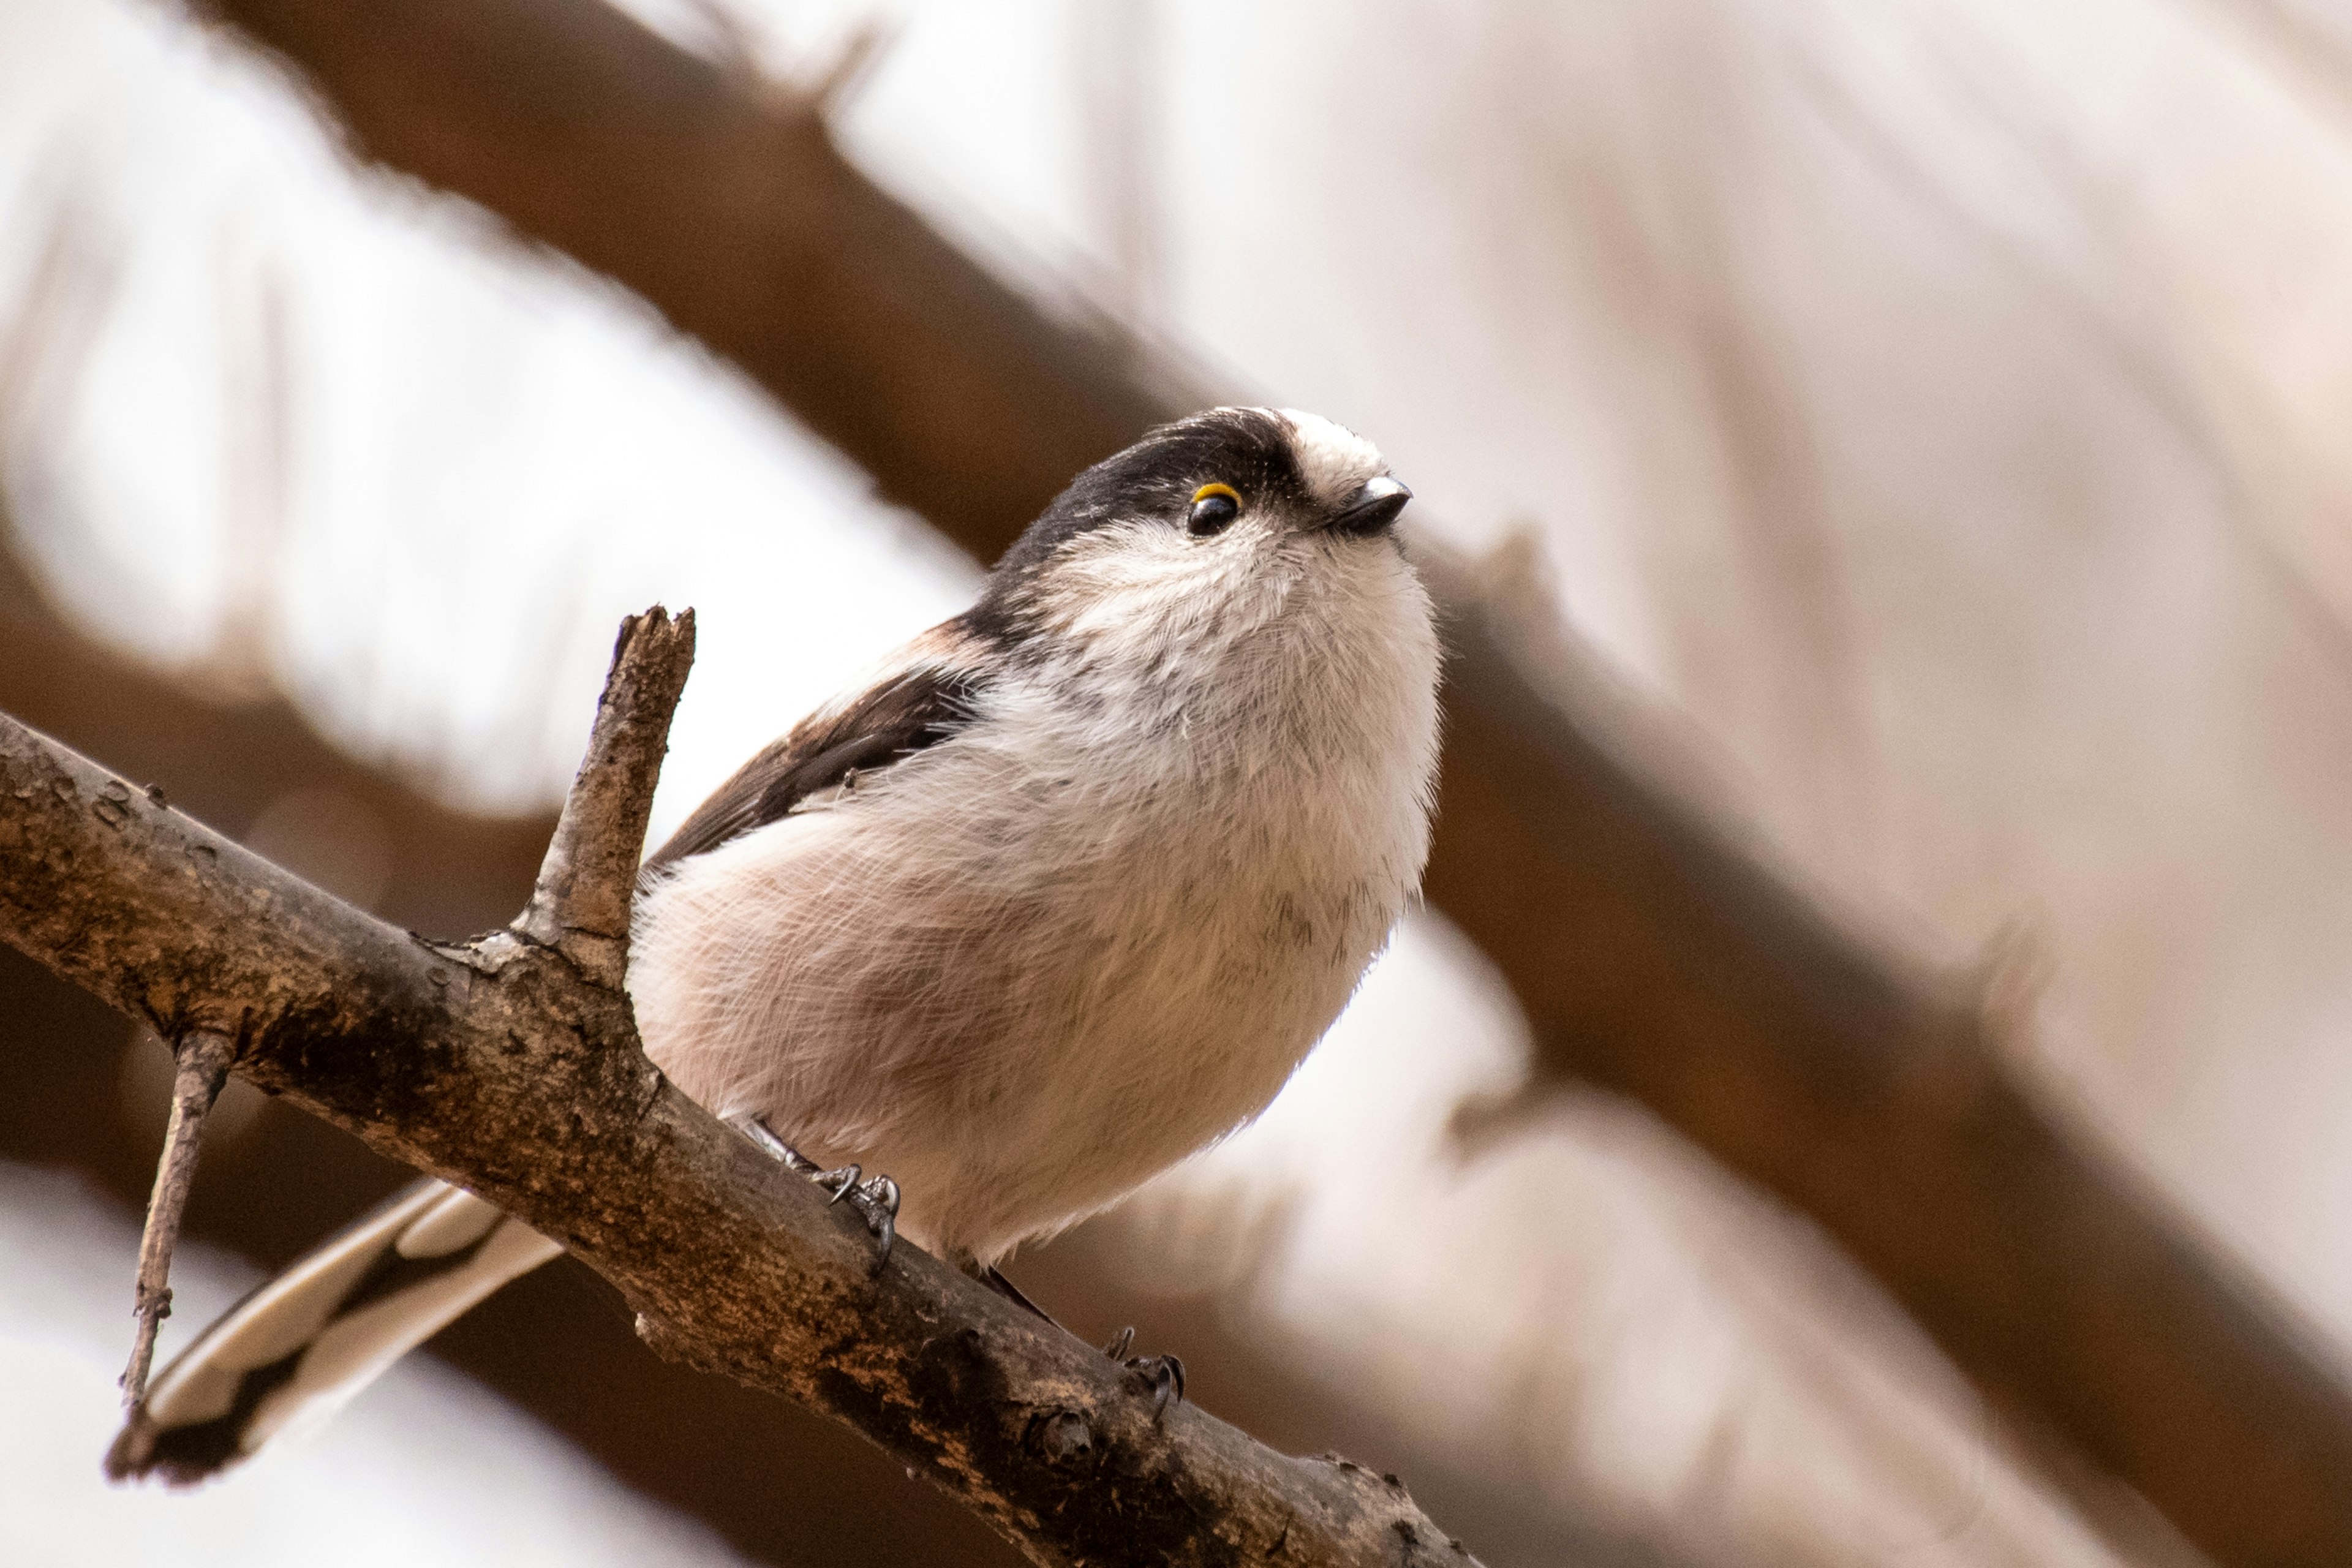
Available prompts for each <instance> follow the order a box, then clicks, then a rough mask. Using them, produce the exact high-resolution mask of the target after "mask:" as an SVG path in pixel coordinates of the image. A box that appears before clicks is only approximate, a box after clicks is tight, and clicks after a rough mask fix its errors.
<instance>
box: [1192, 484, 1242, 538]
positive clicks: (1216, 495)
mask: <svg viewBox="0 0 2352 1568" xmlns="http://www.w3.org/2000/svg"><path fill="white" fill-rule="evenodd" d="M1241 514H1242V498H1241V496H1240V495H1239V494H1238V493H1237V492H1235V490H1234V487H1233V486H1231V485H1218V484H1207V485H1202V487H1201V488H1200V489H1197V490H1194V491H1193V492H1192V510H1190V511H1189V512H1187V513H1186V514H1185V517H1184V526H1185V528H1186V529H1188V530H1190V531H1192V533H1194V534H1196V535H1202V536H1205V535H1208V534H1212V533H1222V532H1223V531H1225V528H1226V525H1227V524H1229V523H1231V522H1232V521H1234V519H1235V518H1237V517H1239V516H1241Z"/></svg>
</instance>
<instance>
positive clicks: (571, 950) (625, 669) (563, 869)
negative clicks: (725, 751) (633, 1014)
mask: <svg viewBox="0 0 2352 1568" xmlns="http://www.w3.org/2000/svg"><path fill="white" fill-rule="evenodd" d="M693 664H694V612H693V611H692V610H687V611H684V612H683V613H681V614H680V615H679V616H677V618H676V619H672V618H671V616H670V615H669V613H668V612H667V610H665V609H663V608H662V607H661V606H660V605H655V606H654V607H653V608H652V609H650V610H647V611H646V613H645V614H644V615H642V616H629V617H628V618H627V619H625V620H624V621H623V622H622V623H621V632H620V636H619V637H617V638H616V639H615V640H614V644H613V667H612V669H611V672H610V673H609V674H607V675H606V676H605V678H604V699H603V700H602V701H601V702H599V703H598V705H597V708H596V723H595V727H594V729H593V730H592V731H590V732H589V736H588V754H587V755H586V756H585V757H583V759H582V760H581V763H580V772H579V773H577V774H576V775H575V776H574V777H573V778H572V792H571V794H570V795H567V796H566V797H565V798H564V802H563V815H562V817H561V818H559V819H558V820H557V822H556V825H555V837H554V838H553V839H552V840H551V842H550V843H549V845H548V847H547V856H546V858H545V859H543V860H541V862H540V868H539V883H538V886H537V887H535V888H534V889H532V890H531V895H530V903H529V904H528V905H527V906H525V907H524V909H523V911H522V913H521V914H520V915H519V916H517V917H516V918H515V922H514V929H515V930H516V931H520V932H521V933H522V934H523V935H525V936H527V937H530V938H531V939H532V940H533V941H536V942H544V943H546V944H547V945H548V946H550V947H552V948H555V949H556V950H557V951H559V952H562V953H563V954H564V955H565V956H566V957H568V958H570V959H571V960H572V962H573V963H577V964H579V965H580V967H581V970H582V972H583V973H585V974H587V975H588V976H589V977H590V978H591V979H593V980H595V981H597V982H599V983H600V984H604V985H608V986H614V987H617V986H619V985H620V984H621V981H622V977H623V976H624V974H625V973H626V972H627V968H628V955H629V900H630V898H631V896H632V894H633V893H634V892H635V887H636V876H637V861H638V859H639V858H641V857H642V855H643V853H644V848H645V841H646V821H647V819H648V818H649V817H650V816H651V815H652V812H653V797H654V785H655V784H656V782H657V781H658V780H659V778H660V777H661V764H662V756H663V754H664V752H667V750H668V748H669V721H670V717H671V715H672V714H673V713H675V712H676V711H677V699H678V695H679V693H680V692H682V691H684V690H685V689H686V676H687V671H688V669H689V668H692V667H693Z"/></svg>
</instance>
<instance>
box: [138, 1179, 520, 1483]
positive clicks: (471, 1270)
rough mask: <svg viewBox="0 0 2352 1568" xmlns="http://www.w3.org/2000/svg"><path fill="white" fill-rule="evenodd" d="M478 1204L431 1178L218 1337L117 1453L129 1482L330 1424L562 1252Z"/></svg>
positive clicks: (346, 1235) (271, 1285)
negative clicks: (403, 1362) (410, 1354)
mask: <svg viewBox="0 0 2352 1568" xmlns="http://www.w3.org/2000/svg"><path fill="white" fill-rule="evenodd" d="M562 1250H563V1249H562V1247H558V1246H557V1245H556V1244H555V1243H553V1242H551V1241H550V1240H548V1239H547V1238H546V1237H542V1236H541V1235H540V1234H539V1233H538V1232H537V1231H534V1230H532V1229H530V1227H529V1226H525V1225H523V1224H522V1222H520V1220H517V1219H513V1218H511V1217H509V1215H506V1214H505V1213H504V1212H503V1211H501V1210H499V1209H498V1208H495V1207H493V1206H491V1205H489V1204H487V1203H485V1202H483V1201H482V1200H481V1199H480V1198H478V1197H476V1196H474V1195H473V1194H471V1193H468V1192H465V1191H462V1190H460V1189H459V1188H457V1187H452V1186H449V1185H447V1184H445V1183H441V1182H421V1183H419V1184H416V1185H415V1186H413V1187H410V1188H409V1189H408V1190H407V1191H405V1192H404V1193H402V1194H399V1195H398V1196H396V1197H394V1199H392V1201H391V1202H389V1203H387V1204H385V1205H383V1207H382V1208H380V1209H378V1210H376V1211H375V1212H374V1213H373V1214H372V1215H368V1216H367V1217H366V1218H365V1219H362V1220H361V1221H360V1222H359V1223H358V1224H356V1225H354V1226H352V1227H351V1228H350V1229H348V1230H346V1231H344V1232H343V1233H342V1234H341V1235H340V1236H337V1237H334V1238H333V1239H332V1240H331V1241H329V1242H327V1243H326V1244H325V1245H323V1246H321V1247H319V1248H318V1249H317V1250H316V1251H314V1252H312V1253H310V1255H309V1256H308V1257H306V1258H303V1259H301V1261H299V1262H298V1263H296V1264H295V1265H294V1266H293V1267H292V1268H288V1269H287V1270H286V1271H285V1272H284V1273H281V1274H279V1275H278V1276H277V1277H275V1278H274V1279H269V1280H268V1281H266V1282H265V1283H263V1284H262V1285H261V1286H260V1288H259V1289H256V1290H255V1291H254V1292H253V1293H252V1294H251V1295H249V1296H247V1297H246V1299H245V1300H242V1301H239V1302H238V1303H237V1304H236V1306H234V1307H232V1308H230V1309H229V1310H228V1311H227V1312H226V1313H225V1314H224V1315H223V1316H222V1317H221V1319H220V1321H217V1322H215V1323H214V1324H213V1325H212V1327H210V1328H208V1329H206V1330H205V1331H204V1332H203V1333H202V1334H201V1335H199V1336H198V1337H197V1339H196V1342H194V1344H192V1345H190V1346H189V1347H188V1348H187V1349H186V1350H185V1351H184V1352H181V1353H180V1355H179V1357H178V1358H177V1359H176V1360H174V1361H173V1363H172V1364H171V1365H169V1366H167V1367H165V1368H164V1369H163V1371H162V1372H161V1373H158V1374H156V1376H155V1378H154V1380H153V1381H152V1383H150V1384H148V1387H147V1396H146V1397H145V1398H144V1399H142V1400H141V1401H140V1402H139V1405H138V1406H137V1407H136V1408H135V1409H133V1410H132V1411H131V1417H130V1419H129V1421H128V1422H126V1423H125V1424H124V1426H123V1428H122V1433H121V1436H118V1437H116V1438H115V1440H114V1446H113V1447H111V1448H110V1449H109V1450H108V1451H107V1455H106V1472H107V1474H108V1475H110V1476H111V1477H113V1478H114V1479H117V1480H121V1479H125V1478H126V1477H132V1476H146V1475H150V1474H153V1473H157V1472H160V1473H161V1474H162V1475H163V1478H164V1479H166V1480H168V1481H170V1482H171V1483H173V1485H175V1486H185V1485H190V1484H193V1483H194V1482H196V1481H200V1480H203V1479H205V1478H207V1477H209V1476H214V1475H217V1474H219V1473H220V1472H221V1471H223V1470H225V1469H227V1468H229V1467H230V1466H232V1465H235V1464H236V1463H237V1462H238V1461H239V1460H242V1459H244V1458H248V1457H249V1456H251V1455H252V1454H253V1453H255V1452H256V1451H257V1450H258V1449H259V1448H260V1447H261V1446H262V1444H264V1443H266V1442H268V1440H269V1439H270V1438H271V1437H273V1436H276V1435H277V1434H278V1433H280V1432H282V1431H285V1430H287V1429H289V1427H293V1426H307V1425H309V1424H310V1423H312V1422H315V1421H319V1420H322V1419H324V1418H325V1417H326V1416H327V1415H331V1414H332V1413H333V1412H334V1411H335V1410H337V1409H340V1408H341V1406H342V1405H343V1403H344V1402H345V1401H346V1400H348V1399H350V1398H351V1397H352V1395H353V1394H357V1393H359V1391H360V1390H361V1389H362V1388H365V1387H366V1386H367V1385H368V1384H371V1383H373V1382H374V1381H375V1379H376V1378H377V1377H378V1376H380V1375H381V1374H382V1373H383V1371H384V1369H385V1368H387V1367H389V1366H391V1365H392V1363H394V1362H395V1361H397V1360H399V1359H400V1357H401V1356H402V1355H403V1354H404V1353H405V1352H407V1351H409V1350H410V1349H412V1348H414V1347H415V1346H416V1345H418V1344H420V1343H422V1342H424V1341H425V1340H427V1339H429V1338H431V1337H432V1336H433V1334H434V1333H435V1332H436V1331H438V1330H439V1329H440V1328H441V1327H442V1326H443V1325H444V1324H446V1323H448V1322H449V1321H452V1320H454V1319H456V1318H457V1317H458V1316H459V1315H461V1314H462V1313H464V1312H465V1311H466V1310H467V1308H469V1307H471V1306H473V1305H474V1303H476V1302H477V1301H479V1300H481V1299H482V1298H483V1297H485V1296H487V1295H488V1294H489V1293H490V1292H491V1291H493V1290H495V1289H498V1288H499V1286H501V1285H503V1284H505V1283H506V1282H507V1281H508V1280H509V1279H515V1278H516V1277H517V1276H519V1275H522V1274H527V1273H529V1272H530V1270H531V1269H533V1268H538V1267H539V1266H540V1265H541V1264H542V1263H545V1262H547V1261H548V1260H549V1259H551V1258H555V1257H556V1256H557V1255H558V1254H560V1253H562Z"/></svg>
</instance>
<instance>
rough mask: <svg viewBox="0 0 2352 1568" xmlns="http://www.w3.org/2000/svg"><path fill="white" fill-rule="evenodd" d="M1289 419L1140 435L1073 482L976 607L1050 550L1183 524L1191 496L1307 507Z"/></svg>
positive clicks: (1205, 422) (1178, 426)
mask: <svg viewBox="0 0 2352 1568" xmlns="http://www.w3.org/2000/svg"><path fill="white" fill-rule="evenodd" d="M1293 434H1294V432H1293V431H1292V429H1291V426H1290V421H1288V420H1287V419H1285V418H1284V417H1283V416H1281V415H1279V414H1276V412H1275V411H1274V410H1272V409H1270V408H1212V409H1210V410H1208V411H1207V412H1206V413H1202V414H1195V415H1192V416H1189V417H1187V418H1183V419H1179V420H1176V421H1175V422H1173V423H1172V424H1168V425H1162V426H1158V427H1157V428H1156V429H1153V430H1151V431H1149V432H1147V433H1146V434H1145V436H1144V437H1143V439H1141V440H1140V441H1138V442H1137V443H1136V444H1135V445H1134V446H1132V447H1129V448H1127V450H1125V451H1124V452H1120V453H1118V455H1116V456H1115V457H1109V458H1104V459H1103V460H1102V461H1101V462H1099V463H1097V464H1096V465H1095V466H1094V467H1093V468H1088V469H1087V471H1086V472H1085V473H1082V474H1080V475H1079V476H1078V477H1077V478H1076V479H1072V480H1071V481H1070V488H1069V489H1066V490H1064V491H1063V492H1062V493H1061V494H1060V495H1058V496H1056V497H1055V498H1054V504H1053V505H1051V506H1049V507H1047V508H1046V509H1045V513H1044V515H1043V516H1041V517H1039V518H1038V519H1037V521H1034V522H1033V523H1031V524H1030V525H1029V529H1028V531H1027V532H1025V533H1024V534H1022V536H1021V538H1020V539H1019V541H1018V542H1015V543H1014V544H1013V548H1012V549H1010V550H1008V551H1006V552H1004V557H1003V560H1001V561H999V562H997V563H996V570H995V572H994V573H993V574H992V576H991V578H990V581H989V585H988V591H987V593H986V594H985V595H982V605H988V604H990V603H991V602H992V601H1001V600H1002V599H1003V596H1004V595H1006V594H1007V593H1008V592H1009V591H1011V590H1012V589H1013V588H1014V587H1015V586H1017V584H1019V583H1020V582H1021V581H1022V580H1023V579H1025V578H1027V577H1029V576H1031V575H1032V574H1034V573H1035V572H1036V570H1037V568H1038V567H1040V566H1042V565H1043V564H1045V562H1046V561H1047V560H1048V559H1050V558H1051V557H1052V555H1053V553H1054V552H1055V551H1056V550H1059V549H1060V548H1061V547H1062V546H1063V545H1065V544H1067V543H1068V542H1070V541H1071V540H1073V539H1076V538H1077V537H1079V536H1080V535H1081V534H1085V533H1089V532H1092V531H1094V530H1096V529H1097V528H1101V527H1103V526H1105V525H1106V524H1108V523H1114V522H1121V521H1129V520H1131V519H1135V518H1158V519H1160V520H1163V521H1166V522H1167V523H1168V525H1169V526H1170V527H1171V528H1181V527H1182V526H1183V523H1184V514H1185V511H1186V510H1187V509H1188V508H1189V507H1190V506H1191V505H1192V492H1193V491H1194V490H1197V489H1200V488H1201V487H1202V485H1206V484H1226V485H1231V486H1233V487H1234V489H1235V490H1236V491H1238V492H1239V493H1240V495H1241V498H1242V505H1243V506H1244V508H1248V507H1251V506H1254V505H1260V504H1265V503H1269V502H1273V503H1289V504H1293V505H1306V504H1309V503H1310V501H1311V497H1310V496H1309V494H1308V492H1307V479H1306V476H1305V475H1303V474H1302V473H1300V472H1299V468H1298V454H1297V449H1296V447H1294V446H1293V445H1292V439H1291V438H1292V436H1293Z"/></svg>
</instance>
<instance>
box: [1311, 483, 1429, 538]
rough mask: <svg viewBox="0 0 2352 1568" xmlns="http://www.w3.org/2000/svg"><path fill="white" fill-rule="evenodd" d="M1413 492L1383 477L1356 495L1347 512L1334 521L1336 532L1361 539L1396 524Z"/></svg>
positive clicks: (1341, 513)
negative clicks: (1399, 514)
mask: <svg viewBox="0 0 2352 1568" xmlns="http://www.w3.org/2000/svg"><path fill="white" fill-rule="evenodd" d="M1409 500H1412V491H1411V490H1409V489H1405V488H1404V486H1403V485H1402V484H1401V483H1400V482H1398V481H1397V480H1395V479H1390V478H1389V477H1388V476H1387V475H1386V474H1382V475H1381V477H1380V478H1379V479H1374V480H1372V481H1371V482H1370V484H1367V485H1366V486H1365V487H1364V488H1363V489H1360V490H1358V491H1357V492H1356V494H1355V498H1354V499H1353V500H1350V501H1349V502H1348V505H1347V507H1346V509H1345V510H1342V511H1341V512H1340V513H1339V516H1337V517H1335V518H1333V519H1332V520H1331V527H1332V529H1333V531H1336V532H1339V533H1352V534H1355V535H1357V536H1359V537H1362V536H1365V535H1369V534H1374V533H1378V532H1380V531H1381V530H1383V529H1385V528H1387V527H1388V526H1389V524H1391V523H1392V522H1394V521H1396V520H1397V513H1399V512H1401V511H1402V510H1404V503H1405V502H1407V501H1409Z"/></svg>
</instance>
